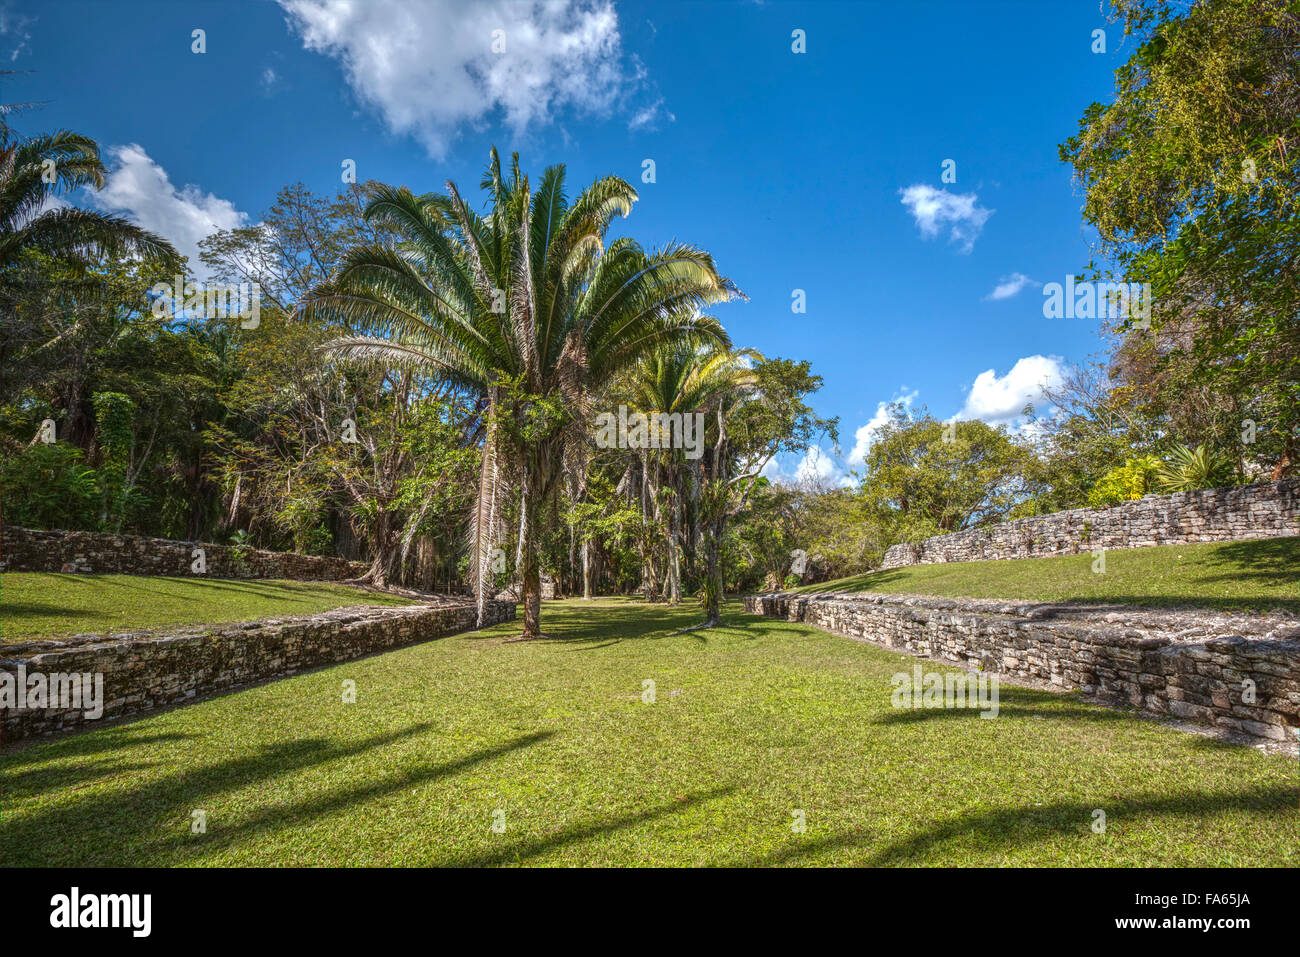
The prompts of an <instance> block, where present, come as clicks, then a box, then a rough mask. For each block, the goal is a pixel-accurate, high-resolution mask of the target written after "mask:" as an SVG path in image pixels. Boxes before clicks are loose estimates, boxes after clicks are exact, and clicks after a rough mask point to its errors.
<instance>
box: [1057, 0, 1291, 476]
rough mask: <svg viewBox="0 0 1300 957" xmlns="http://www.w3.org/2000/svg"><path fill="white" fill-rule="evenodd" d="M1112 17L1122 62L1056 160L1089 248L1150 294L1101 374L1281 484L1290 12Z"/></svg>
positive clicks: (1193, 435) (1263, 8)
mask: <svg viewBox="0 0 1300 957" xmlns="http://www.w3.org/2000/svg"><path fill="white" fill-rule="evenodd" d="M1115 7H1116V10H1117V12H1118V14H1119V16H1120V17H1121V18H1122V20H1123V21H1124V24H1125V29H1126V32H1128V33H1131V34H1133V35H1134V36H1136V37H1137V38H1138V39H1139V43H1138V46H1137V49H1136V51H1135V52H1134V54H1133V55H1132V56H1131V57H1130V58H1129V60H1128V62H1127V63H1125V64H1124V65H1123V66H1122V67H1121V68H1120V69H1119V70H1117V71H1116V96H1115V99H1114V102H1112V103H1110V104H1100V103H1094V104H1092V105H1091V106H1090V107H1088V109H1087V110H1086V111H1085V112H1084V115H1083V117H1082V119H1081V120H1080V123H1079V133H1078V135H1076V136H1075V137H1073V138H1071V139H1069V140H1068V141H1067V142H1066V143H1064V144H1062V146H1061V148H1060V153H1061V158H1062V159H1063V160H1064V161H1066V162H1069V163H1070V164H1072V165H1073V167H1074V170H1075V174H1076V177H1077V178H1078V180H1079V182H1080V183H1081V185H1082V186H1083V189H1084V197H1085V198H1084V206H1083V215H1084V219H1085V220H1086V221H1087V222H1088V223H1089V224H1090V225H1092V226H1094V227H1095V228H1096V229H1097V232H1098V235H1099V237H1100V250H1099V251H1100V252H1101V253H1102V254H1103V255H1104V256H1107V257H1110V258H1112V259H1113V261H1114V262H1115V264H1116V270H1117V271H1118V272H1119V273H1121V274H1123V275H1124V276H1125V277H1126V278H1127V279H1128V280H1129V281H1137V282H1149V283H1150V284H1151V291H1152V295H1153V300H1154V302H1155V311H1154V314H1153V316H1152V317H1151V318H1152V322H1151V330H1150V332H1149V333H1148V332H1144V331H1141V330H1138V329H1136V328H1134V324H1133V323H1132V322H1125V323H1122V324H1121V331H1123V332H1125V333H1126V341H1125V342H1124V343H1123V344H1122V346H1121V347H1120V348H1119V350H1118V351H1117V354H1116V369H1117V373H1118V375H1119V377H1120V379H1121V380H1122V381H1123V382H1125V383H1126V384H1128V385H1130V386H1131V387H1132V388H1133V389H1134V390H1135V391H1136V392H1138V393H1139V394H1140V395H1142V396H1143V397H1144V398H1145V399H1146V400H1147V401H1148V402H1149V403H1150V404H1151V406H1152V409H1153V411H1155V412H1157V413H1158V414H1160V415H1162V416H1164V417H1165V418H1166V419H1167V421H1168V424H1169V428H1170V430H1171V431H1172V432H1174V433H1175V434H1176V435H1179V436H1180V437H1182V438H1183V439H1184V440H1188V441H1196V442H1199V441H1200V440H1201V439H1204V440H1205V441H1206V442H1207V443H1210V444H1212V445H1213V446H1215V447H1216V449H1217V450H1218V452H1220V453H1230V454H1231V456H1232V457H1233V458H1234V459H1236V460H1238V461H1239V462H1245V461H1246V460H1248V459H1249V460H1253V461H1256V462H1258V463H1260V464H1261V465H1263V466H1265V467H1271V468H1272V469H1273V473H1274V476H1275V477H1278V476H1281V475H1282V474H1283V473H1286V472H1289V471H1292V470H1294V468H1295V467H1296V464H1297V459H1300V445H1298V443H1300V430H1298V429H1297V424H1300V321H1297V320H1298V316H1300V123H1297V120H1296V117H1297V116H1300V10H1298V9H1297V7H1296V5H1295V3H1294V2H1292V0H1201V2H1196V3H1192V4H1190V5H1185V6H1184V5H1181V4H1180V5H1178V6H1177V7H1176V6H1175V5H1174V4H1171V3H1167V2H1163V0H1117V2H1116V4H1115Z"/></svg>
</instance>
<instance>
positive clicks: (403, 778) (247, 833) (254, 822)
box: [168, 731, 556, 854]
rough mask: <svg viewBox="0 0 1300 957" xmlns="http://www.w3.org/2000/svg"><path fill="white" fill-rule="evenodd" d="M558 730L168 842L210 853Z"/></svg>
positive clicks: (485, 758)
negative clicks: (199, 837)
mask: <svg viewBox="0 0 1300 957" xmlns="http://www.w3.org/2000/svg"><path fill="white" fill-rule="evenodd" d="M555 733H556V732H554V731H537V732H534V733H532V734H527V735H523V736H522V737H519V738H515V739H514V740H513V741H509V742H507V743H505V744H501V745H497V746H496V747H492V748H484V749H482V750H480V751H476V752H474V753H473V754H468V755H466V756H465V757H463V758H459V759H457V760H455V761H445V762H443V763H441V764H430V765H426V766H423V767H417V768H412V769H410V770H406V771H402V772H401V773H399V774H394V775H389V776H388V777H386V778H384V779H382V780H377V781H376V780H372V781H367V782H365V783H363V784H359V785H357V786H356V787H352V788H348V789H347V790H346V791H341V792H337V793H333V794H326V795H322V796H320V797H316V798H312V799H311V800H307V801H301V802H299V803H297V804H295V805H293V806H292V807H289V808H267V809H266V810H263V811H261V812H260V813H259V814H256V815H255V816H253V817H251V818H248V819H246V820H244V821H241V822H239V823H238V824H234V825H229V826H224V825H223V826H221V827H218V828H215V829H214V830H213V831H212V832H209V834H208V836H207V839H206V840H205V841H204V842H203V844H202V846H201V848H196V847H195V844H194V843H193V842H192V841H190V840H188V839H187V838H186V837H182V836H177V837H174V838H172V839H171V840H170V841H169V842H168V845H169V849H170V850H171V851H174V852H175V851H186V850H200V851H202V853H204V854H207V853H209V852H211V851H213V850H216V849H221V848H225V847H228V846H230V845H231V844H235V843H238V842H240V841H244V840H248V839H250V838H253V837H255V836H256V835H259V834H263V833H266V832H272V831H279V830H283V829H287V828H292V827H294V826H297V825H301V824H304V823H308V822H314V821H316V820H317V819H320V818H324V817H326V816H328V815H330V814H333V813H335V812H336V811H343V810H346V809H347V808H350V807H352V806H354V805H357V804H363V803H365V802H367V801H372V800H375V799H377V798H382V797H384V796H385V795H389V794H393V793H395V792H397V791H400V790H402V789H404V788H411V787H416V786H417V785H421V784H428V783H430V782H431V781H437V780H439V779H440V778H445V777H450V776H451V775H454V774H459V773H460V772H462V771H467V770H469V769H470V768H472V767H474V766H476V765H479V764H482V763H483V762H484V761H491V760H493V759H494V758H499V757H503V756H505V755H507V754H510V753H511V752H512V751H518V750H520V749H522V748H527V747H531V746H532V745H534V744H538V743H540V742H542V741H545V740H546V739H547V738H550V737H553V736H554V735H555Z"/></svg>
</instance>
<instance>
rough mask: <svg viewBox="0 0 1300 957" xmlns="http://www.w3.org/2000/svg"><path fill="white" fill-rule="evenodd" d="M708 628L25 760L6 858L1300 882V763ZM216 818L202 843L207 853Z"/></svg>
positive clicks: (270, 696)
mask: <svg viewBox="0 0 1300 957" xmlns="http://www.w3.org/2000/svg"><path fill="white" fill-rule="evenodd" d="M697 617H698V611H697V610H694V609H690V608H681V609H675V610H674V609H669V608H666V607H664V606H655V605H643V604H640V603H637V602H632V601H625V600H615V599H605V600H599V601H596V602H590V603H584V602H582V601H581V600H571V601H565V602H547V603H546V604H545V606H544V611H543V628H544V630H545V631H546V632H547V633H548V634H550V635H553V636H555V638H554V640H545V641H535V642H510V641H508V639H510V638H513V637H516V636H517V635H518V633H519V625H518V623H517V622H511V623H506V624H503V625H500V626H497V627H494V628H491V629H486V630H484V631H481V632H474V633H467V634H463V635H458V636H453V637H449V638H444V639H441V640H439V641H433V642H429V643H426V644H421V645H416V646H412V647H408V648H404V649H400V650H397V651H392V652H389V653H386V654H382V655H377V656H373V657H370V658H365V659H362V660H359V661H355V662H350V663H346V664H341V665H337V666H334V667H330V668H326V669H323V670H319V671H315V672H311V673H308V674H303V675H299V676H297V677H293V678H288V679H285V680H282V681H277V682H273V683H270V684H266V685H262V686H259V687H256V688H252V689H248V690H245V691H241V692H238V693H234V694H230V695H226V696H224V697H221V698H217V699H213V700H210V701H206V702H202V703H199V704H195V705H192V706H189V707H185V708H181V709H178V710H175V711H171V712H167V713H164V714H159V715H156V716H153V717H150V718H146V719H143V720H139V721H136V722H134V723H131V724H125V725H119V726H113V727H105V728H103V729H100V730H98V731H93V732H89V733H85V734H80V735H77V736H73V737H69V738H65V739H62V740H58V741H53V742H45V743H41V744H37V745H34V746H32V747H30V748H27V749H23V750H18V751H12V752H11V751H8V750H6V752H5V753H3V754H0V794H2V795H3V814H2V815H0V848H2V849H3V850H2V851H0V853H2V854H3V859H4V862H5V863H6V864H8V865H69V864H77V865H139V864H150V865H255V866H264V865H277V864H278V865H290V864H298V865H418V866H422V865H499V864H534V865H693V864H704V865H749V864H756V865H767V864H789V865H882V866H884V865H1004V864H1006V865H1031V864H1041V865H1093V866H1105V865H1121V866H1148V865H1177V866H1186V865H1252V866H1253V865H1279V866H1281V865H1289V866H1296V865H1300V845H1298V842H1297V841H1296V830H1297V826H1298V825H1300V815H1298V814H1297V780H1296V771H1295V760H1294V758H1289V759H1288V758H1282V757H1268V756H1265V755H1263V754H1261V753H1259V752H1258V751H1255V750H1252V749H1250V748H1247V747H1239V746H1229V745H1221V744H1218V743H1215V742H1212V741H1208V740H1206V739H1204V738H1200V737H1196V736H1193V735H1188V734H1185V733H1182V732H1178V731H1175V730H1172V729H1170V728H1167V727H1163V726H1161V725H1159V724H1156V723H1154V722H1152V721H1147V720H1141V719H1138V718H1136V717H1133V716H1131V715H1128V714H1125V713H1122V712H1118V711H1112V710H1107V709H1104V708H1100V707H1094V706H1091V705H1088V704H1085V703H1083V702H1081V701H1080V700H1079V699H1078V697H1077V696H1075V695H1072V694H1051V693H1047V692H1040V691H1031V690H1024V689H1016V688H1011V687H1008V686H1005V685H1004V686H1003V687H1002V693H1001V711H1000V716H999V717H998V718H997V719H995V720H985V719H981V718H980V717H979V716H978V714H977V713H976V712H973V711H958V710H947V711H944V710H925V711H904V710H895V709H893V708H892V707H891V706H890V694H891V691H892V690H893V686H892V684H891V681H890V679H891V676H892V675H893V674H895V673H896V672H899V671H904V670H910V669H911V667H912V664H913V661H914V660H913V659H910V658H905V657H903V656H901V655H899V654H896V653H893V652H889V651H884V650H881V649H879V648H876V647H873V646H870V645H866V644H861V643H856V642H853V641H849V640H847V639H844V638H838V637H834V636H831V635H827V634H824V633H822V632H819V631H816V630H814V629H812V628H809V627H806V626H803V625H798V624H792V623H788V622H782V621H773V620H768V619H762V618H757V617H753V616H747V615H744V614H741V613H740V612H739V611H738V610H737V609H736V608H735V606H734V605H733V606H729V607H728V609H727V617H726V624H725V626H724V627H722V628H717V629H712V630H708V631H700V632H692V633H689V634H684V635H674V634H672V631H674V630H675V629H677V628H680V627H682V626H683V625H686V624H689V623H691V622H692V621H694V620H697ZM925 667H927V668H937V667H938V666H936V665H933V664H927V665H926V666H925ZM345 679H351V680H353V681H355V682H356V691H357V699H356V703H355V704H345V703H343V700H342V694H341V689H342V683H343V681H344V680H345ZM648 681H651V682H653V683H654V684H653V688H654V702H653V703H648V702H647V701H645V700H643V695H644V694H645V693H646V691H647V690H648V688H649V687H650V686H649V685H647V684H646V683H647V682H648ZM1096 809H1102V810H1104V811H1105V812H1106V821H1107V827H1106V832H1105V833H1104V834H1094V833H1093V832H1092V830H1091V825H1092V823H1093V821H1094V814H1093V812H1094V810H1096ZM196 810H203V811H205V812H206V815H207V833H205V834H193V833H191V821H192V817H191V815H192V812H193V811H196ZM796 811H802V812H803V813H804V816H805V819H806V822H807V829H806V832H805V833H796V832H795V831H794V830H793V829H792V824H793V823H794V822H795V817H794V812H796ZM494 821H495V822H499V826H503V827H504V831H503V832H501V833H496V832H494V831H493V824H494Z"/></svg>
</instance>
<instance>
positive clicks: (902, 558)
mask: <svg viewBox="0 0 1300 957" xmlns="http://www.w3.org/2000/svg"><path fill="white" fill-rule="evenodd" d="M1287 535H1300V480H1296V479H1290V480H1286V481H1281V482H1260V483H1258V484H1255V485H1236V486H1233V487H1231V488H1214V489H1205V490H1203V491H1199V492H1179V493H1178V494H1176V495H1148V496H1146V497H1145V498H1142V499H1139V500H1137V501H1135V502H1125V503H1124V504H1122V505H1115V506H1112V507H1111V508H1076V509H1071V510H1070V511H1067V512H1054V513H1052V514H1051V515H1039V516H1036V517H1034V518H1020V519H1016V520H1015V521H1011V522H1003V523H1002V524H1000V525H990V526H988V527H986V528H974V529H968V530H966V531H963V532H955V533H953V534H951V535H939V536H936V537H935V538H927V539H926V540H925V541H923V542H917V543H908V544H903V545H894V546H892V547H890V549H889V550H888V551H887V552H885V558H884V561H883V562H882V563H881V567H882V568H898V567H901V566H903V565H929V564H936V563H941V562H974V561H981V560H984V559H991V558H1034V557H1037V556H1042V555H1070V554H1074V553H1076V552H1090V551H1093V550H1095V549H1100V548H1141V547H1143V546H1147V545H1178V544H1184V543H1187V542H1228V541H1237V540H1241V539H1249V538H1280V537H1283V536H1287Z"/></svg>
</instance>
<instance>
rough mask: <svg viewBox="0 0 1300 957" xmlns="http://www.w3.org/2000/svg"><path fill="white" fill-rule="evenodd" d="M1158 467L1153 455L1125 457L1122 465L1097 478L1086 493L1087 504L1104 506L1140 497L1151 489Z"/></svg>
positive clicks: (1158, 463)
mask: <svg viewBox="0 0 1300 957" xmlns="http://www.w3.org/2000/svg"><path fill="white" fill-rule="evenodd" d="M1160 467H1161V466H1160V460H1159V459H1158V458H1156V457H1155V456H1154V455H1142V456H1139V457H1137V458H1132V459H1126V460H1125V462H1124V464H1123V465H1120V466H1116V467H1115V468H1113V469H1111V470H1110V471H1109V472H1107V473H1106V474H1105V475H1103V476H1102V477H1101V478H1100V479H1098V480H1097V484H1096V485H1094V486H1093V487H1092V490H1091V491H1090V492H1089V493H1088V505H1089V506H1091V507H1092V508H1105V507H1106V506H1107V505H1118V504H1119V503H1120V502H1131V501H1133V500H1134V499H1139V498H1141V497H1142V496H1143V495H1146V494H1147V493H1148V492H1149V491H1151V489H1152V486H1153V484H1154V482H1155V477H1156V474H1157V473H1158V472H1159V471H1160Z"/></svg>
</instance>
